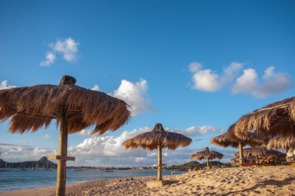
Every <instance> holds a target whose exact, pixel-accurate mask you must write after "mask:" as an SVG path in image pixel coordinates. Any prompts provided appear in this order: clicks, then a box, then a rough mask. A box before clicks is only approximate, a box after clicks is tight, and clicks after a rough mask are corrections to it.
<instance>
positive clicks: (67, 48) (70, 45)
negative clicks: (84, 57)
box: [40, 37, 79, 66]
mask: <svg viewBox="0 0 295 196" xmlns="http://www.w3.org/2000/svg"><path fill="white" fill-rule="evenodd" d="M78 46H79V43H78V42H76V41H75V40H74V39H73V38H71V37H69V38H67V39H64V40H57V41H56V42H55V43H51V44H49V47H50V48H51V50H50V51H47V52H46V58H45V60H44V61H42V62H41V63H40V65H41V66H50V65H51V64H52V63H54V61H55V60H56V56H57V55H61V57H62V59H64V60H65V61H67V62H73V61H76V60H77V53H78Z"/></svg>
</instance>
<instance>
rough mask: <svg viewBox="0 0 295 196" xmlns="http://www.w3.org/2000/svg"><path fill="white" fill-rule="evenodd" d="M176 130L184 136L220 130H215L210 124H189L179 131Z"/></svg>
mask: <svg viewBox="0 0 295 196" xmlns="http://www.w3.org/2000/svg"><path fill="white" fill-rule="evenodd" d="M176 132H179V133H181V134H183V135H186V136H199V135H206V134H210V133H216V132H220V130H217V129H216V128H215V127H212V126H208V125H205V126H191V127H189V128H186V129H184V130H181V131H177V130H176Z"/></svg>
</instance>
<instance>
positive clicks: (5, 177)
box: [0, 169, 185, 192]
mask: <svg viewBox="0 0 295 196" xmlns="http://www.w3.org/2000/svg"><path fill="white" fill-rule="evenodd" d="M184 172H185V171H175V173H174V175H177V174H182V173H184ZM56 173H57V172H56V169H46V170H41V169H34V170H31V169H26V170H24V169H9V170H5V171H1V172H0V192H5V191H13V190H22V189H32V188H41V187H49V186H55V185H56ZM156 175H157V170H112V171H108V172H106V171H103V170H95V169H83V170H75V169H67V181H66V184H67V185H69V184H75V183H81V182H86V181H94V180H105V179H111V178H130V177H136V176H156ZM165 175H172V174H171V170H163V176H165Z"/></svg>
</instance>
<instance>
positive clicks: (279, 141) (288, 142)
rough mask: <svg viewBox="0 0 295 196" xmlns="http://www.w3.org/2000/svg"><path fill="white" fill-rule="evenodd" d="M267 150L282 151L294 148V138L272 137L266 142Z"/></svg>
mask: <svg viewBox="0 0 295 196" xmlns="http://www.w3.org/2000/svg"><path fill="white" fill-rule="evenodd" d="M267 148H268V149H278V148H282V149H284V150H288V149H291V148H295V136H294V135H290V136H277V137H274V138H272V139H271V140H270V141H269V142H268V144H267Z"/></svg>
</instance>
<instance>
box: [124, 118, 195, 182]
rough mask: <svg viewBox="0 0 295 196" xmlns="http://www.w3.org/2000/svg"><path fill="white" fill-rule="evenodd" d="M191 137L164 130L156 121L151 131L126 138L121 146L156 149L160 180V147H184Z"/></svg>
mask: <svg viewBox="0 0 295 196" xmlns="http://www.w3.org/2000/svg"><path fill="white" fill-rule="evenodd" d="M191 141H192V140H191V139H190V138H188V137H186V136H184V135H182V134H179V133H174V132H170V131H165V130H164V128H163V126H162V124H160V123H157V124H156V125H155V127H154V128H153V130H152V131H150V132H145V133H142V134H139V135H138V136H135V137H134V138H131V139H129V140H126V141H125V142H123V144H122V145H123V146H125V148H126V149H128V148H131V149H135V148H138V147H141V148H142V149H148V150H149V151H152V150H154V149H158V180H162V148H168V149H171V150H175V149H176V148H178V147H179V146H182V147H186V146H188V145H189V144H190V143H191Z"/></svg>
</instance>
